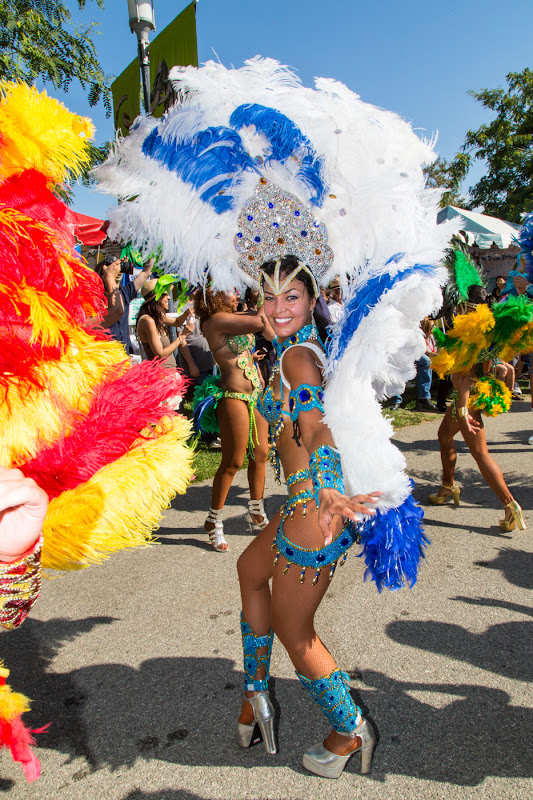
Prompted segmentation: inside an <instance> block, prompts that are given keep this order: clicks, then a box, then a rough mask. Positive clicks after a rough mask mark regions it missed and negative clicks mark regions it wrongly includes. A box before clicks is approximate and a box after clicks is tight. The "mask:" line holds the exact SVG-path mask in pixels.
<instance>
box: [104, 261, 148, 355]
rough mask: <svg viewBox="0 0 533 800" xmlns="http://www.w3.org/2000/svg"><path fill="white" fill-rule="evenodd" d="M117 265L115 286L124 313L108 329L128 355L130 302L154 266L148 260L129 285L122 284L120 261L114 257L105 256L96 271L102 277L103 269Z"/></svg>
mask: <svg viewBox="0 0 533 800" xmlns="http://www.w3.org/2000/svg"><path fill="white" fill-rule="evenodd" d="M117 264H118V267H119V273H118V275H117V278H116V284H117V287H118V288H119V291H120V295H121V297H122V303H123V305H124V311H123V313H122V316H121V317H120V318H119V319H118V320H117V321H116V322H114V323H113V324H112V325H111V326H110V327H109V332H110V333H111V335H112V337H113V338H114V339H116V340H117V342H122V344H123V345H124V348H125V350H126V353H128V355H129V353H130V349H131V348H130V329H129V309H130V303H131V301H132V300H133V299H134V298H135V297H137V294H138V292H139V289H141V287H142V286H144V284H145V283H146V281H147V280H148V278H149V277H150V275H151V274H152V267H153V265H154V261H153V259H150V260H149V261H147V262H146V264H145V265H144V266H143V268H142V271H141V272H139V274H138V275H136V276H135V278H134V279H133V280H132V281H129V283H124V282H123V273H122V272H120V269H121V266H122V264H121V260H120V258H116V257H114V256H106V257H105V258H104V261H103V263H102V265H101V266H100V265H98V267H97V268H96V271H97V272H98V274H99V275H100V277H102V271H103V269H104V267H106V266H107V267H111V266H113V268H114V269H116V265H117Z"/></svg>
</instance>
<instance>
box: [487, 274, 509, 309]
mask: <svg viewBox="0 0 533 800" xmlns="http://www.w3.org/2000/svg"><path fill="white" fill-rule="evenodd" d="M506 283H507V278H506V277H505V276H504V275H498V277H497V278H496V286H495V287H494V289H493V290H492V292H491V293H490V295H489V297H488V300H489V305H492V304H493V303H499V302H500V300H501V299H502V293H503V290H504V288H505V284H506Z"/></svg>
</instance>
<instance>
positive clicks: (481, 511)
mask: <svg viewBox="0 0 533 800" xmlns="http://www.w3.org/2000/svg"><path fill="white" fill-rule="evenodd" d="M437 426H438V419H435V420H431V421H430V422H427V423H425V424H422V425H418V426H416V427H412V428H406V429H403V430H402V431H400V432H399V433H398V435H397V436H396V440H397V442H398V445H399V447H400V448H401V449H402V450H403V451H404V453H405V455H406V457H407V462H408V467H409V472H410V474H411V476H412V477H413V478H414V480H415V482H416V485H417V488H416V497H417V499H419V500H421V501H423V500H424V498H425V496H426V495H427V494H428V493H429V491H430V490H434V487H435V486H437V485H438V479H439V456H438V447H437V443H436V432H437ZM488 431H489V442H490V447H491V451H492V453H493V455H494V457H495V458H496V459H497V461H498V463H499V464H500V465H501V467H502V468H503V470H504V473H505V475H506V477H507V480H508V483H509V485H510V487H511V489H512V491H513V492H514V494H515V496H516V498H517V500H518V501H519V502H520V503H521V504H522V506H523V507H524V508H525V509H532V508H533V491H532V488H531V473H532V469H531V465H532V461H533V447H532V446H529V445H528V444H527V440H528V437H529V436H530V435H531V433H533V414H532V413H531V410H530V408H529V403H526V402H522V403H515V404H514V406H513V410H512V412H511V413H510V414H506V415H504V416H502V417H500V418H498V419H496V420H489V423H488ZM458 467H459V468H458V471H457V479H458V482H459V483H460V484H461V486H462V487H463V492H462V502H461V505H460V507H459V508H453V507H451V506H450V505H447V506H445V507H442V508H434V507H431V506H429V507H426V530H427V533H428V535H429V538H430V539H431V540H432V544H431V547H430V548H429V550H428V553H427V559H426V563H425V565H424V567H423V568H422V570H421V573H420V578H419V581H418V583H417V585H416V586H415V588H414V589H413V590H402V591H400V592H395V593H390V592H389V593H386V594H385V593H383V594H381V595H378V593H377V591H376V590H375V588H374V586H373V585H371V584H367V583H363V580H362V577H363V565H362V563H361V561H360V560H358V559H357V558H354V557H350V558H349V559H348V562H347V564H346V566H344V567H343V568H342V570H337V574H336V575H335V578H334V580H333V582H332V585H331V588H330V589H329V591H328V593H327V595H326V597H325V599H324V602H323V603H322V606H321V608H320V610H319V614H318V625H317V627H318V630H319V632H320V634H321V636H322V637H323V638H324V640H325V641H326V642H327V643H328V645H329V647H330V649H331V650H332V652H333V653H334V654H335V656H336V658H337V660H338V662H339V665H340V666H341V667H342V668H343V669H345V670H346V671H348V672H350V674H351V675H352V676H353V680H352V687H353V689H354V693H355V694H356V695H357V696H358V697H360V700H361V701H362V703H363V705H364V707H365V708H366V709H367V710H368V713H369V715H370V717H371V719H372V720H373V721H374V723H375V726H376V728H377V730H378V731H379V737H380V741H379V746H378V748H377V750H376V755H375V759H374V769H373V772H372V774H371V775H370V776H368V777H364V776H361V775H359V774H358V773H357V771H356V769H355V761H354V760H352V762H353V763H350V765H349V766H348V768H347V770H346V771H345V773H344V774H343V776H342V777H341V778H340V779H339V780H337V781H328V780H326V779H320V778H317V777H314V776H312V775H309V774H308V773H306V772H305V770H304V769H303V768H302V767H301V765H300V764H301V755H302V752H303V751H304V750H305V749H307V747H308V746H309V745H311V744H314V743H315V742H316V741H318V740H319V739H320V738H322V736H323V735H324V734H325V733H326V731H327V730H328V725H327V722H326V721H325V719H323V718H322V716H321V714H320V712H319V711H318V710H317V709H316V707H314V706H313V704H312V702H311V701H310V699H309V698H308V696H307V695H306V694H305V692H304V691H303V690H302V689H301V688H300V685H299V682H298V680H297V679H296V677H295V675H294V672H293V670H292V667H291V664H290V662H289V660H288V658H287V656H286V654H285V652H284V651H283V649H282V647H281V646H280V645H279V643H276V644H275V646H274V654H273V660H272V674H273V676H274V678H275V680H274V681H273V682H272V693H273V696H274V698H275V701H276V704H277V707H278V708H279V711H280V715H279V742H280V752H279V754H278V755H276V756H267V755H266V753H265V752H264V750H263V749H262V747H261V746H258V747H255V748H253V749H252V750H250V751H241V750H240V749H239V748H238V747H237V746H236V745H235V744H234V742H233V730H234V725H235V720H236V716H237V713H238V709H239V706H240V693H241V685H242V672H241V665H240V660H241V654H240V635H239V593H238V586H237V579H236V571H235V562H236V559H237V557H238V555H239V553H240V552H241V551H242V550H243V548H244V547H245V546H246V544H247V542H248V541H249V538H248V536H247V535H246V534H245V532H244V521H243V513H244V506H245V500H246V496H247V493H246V490H245V480H246V475H245V473H244V472H241V473H239V475H238V479H237V481H236V483H235V486H234V487H233V489H232V491H231V494H230V498H229V504H228V508H227V522H226V530H227V534H228V538H229V541H230V548H231V549H230V551H229V552H228V553H227V554H217V553H215V552H214V551H212V550H211V548H210V547H209V545H208V543H207V537H206V536H205V535H203V533H202V523H203V520H204V518H205V514H206V510H207V509H208V506H209V498H210V487H209V485H206V484H201V485H198V486H193V487H192V488H191V489H190V490H189V491H188V492H187V495H186V496H184V497H179V498H177V500H176V501H175V502H174V504H173V508H172V509H171V510H170V511H169V512H168V513H167V514H166V517H165V521H164V523H163V527H162V528H161V530H160V532H159V534H160V536H159V541H160V544H159V546H156V547H152V548H147V549H141V550H136V551H130V552H125V553H122V554H119V555H118V556H116V557H114V558H113V559H111V560H109V561H107V562H106V563H104V564H102V565H100V566H96V567H91V568H90V569H88V570H84V571H82V572H80V573H75V574H73V573H71V574H68V575H61V576H59V577H57V578H55V579H54V580H51V581H48V582H47V583H46V585H45V586H44V589H43V592H42V596H41V598H40V600H39V602H38V604H37V605H36V607H35V610H34V613H33V615H32V617H31V618H30V619H28V620H27V621H26V622H25V623H24V625H23V626H22V627H21V628H20V629H19V630H17V631H13V632H10V633H6V632H3V633H2V634H1V636H2V638H1V648H0V649H1V652H2V656H3V658H4V659H5V661H6V663H7V666H8V667H9V668H11V670H12V675H11V682H12V685H13V687H14V688H16V689H17V690H19V691H23V692H24V693H25V694H27V695H29V696H30V697H32V698H34V703H33V709H32V712H31V713H30V714H29V715H27V721H28V722H29V724H31V725H32V726H33V727H39V726H41V725H44V724H45V723H47V722H50V721H51V722H52V725H51V727H50V729H49V731H48V732H47V733H43V734H41V735H40V736H39V737H38V738H39V748H38V754H39V757H40V758H41V761H42V768H43V775H42V777H41V779H40V780H39V781H37V782H36V783H34V784H32V785H27V784H26V783H25V781H24V778H23V776H22V771H21V770H20V768H19V767H18V766H17V765H14V764H13V763H12V762H11V760H10V758H9V757H8V756H7V755H6V754H5V753H4V754H1V755H0V772H1V776H2V777H1V778H0V793H3V795H4V796H5V797H6V798H9V800H19V798H21V799H22V798H24V800H26V798H30V799H33V798H38V799H39V800H107V798H110V799H112V800H200V799H201V800H218V798H228V800H230V799H231V800H233V799H235V800H248V799H250V800H257V799H259V798H261V799H264V800H300V798H313V800H315V798H316V799H317V800H322V798H324V800H326V798H327V800H345V799H346V800H348V798H349V799H350V800H359V799H360V798H361V799H362V798H364V800H374V798H380V799H381V800H393V799H394V800H396V798H398V800H399V799H400V798H405V799H406V800H407V799H409V800H430V799H431V800H433V799H435V800H437V799H438V800H445V799H447V798H454V799H455V798H474V797H475V798H476V800H477V799H479V800H484V798H491V800H493V799H494V798H497V800H507V798H509V800H511V798H512V799H513V800H514V799H515V798H516V799H518V798H520V800H523V799H524V798H529V797H532V796H533V788H532V783H531V777H532V775H533V745H532V741H533V708H532V706H533V691H532V689H531V680H532V678H533V652H532V649H533V645H532V642H533V637H532V632H533V631H532V628H533V603H532V599H531V598H532V595H531V589H532V588H533V513H532V512H531V511H526V522H527V523H528V525H529V530H528V531H526V532H525V533H518V532H516V531H515V532H513V533H510V534H502V533H501V532H500V531H499V528H498V527H497V521H498V519H499V518H500V517H501V516H502V512H501V508H500V507H499V503H498V501H497V499H496V498H495V496H494V495H493V494H492V493H491V491H490V490H489V489H488V488H487V487H486V486H485V484H484V483H483V481H482V479H481V477H480V475H479V473H478V472H477V470H476V468H475V464H474V462H473V460H472V459H471V457H470V455H469V454H468V452H467V451H466V448H465V446H464V444H463V443H462V442H461V445H460V453H459V462H458ZM282 494H283V492H282V489H281V488H280V487H276V486H275V484H274V482H273V479H272V474H271V473H270V470H269V475H268V484H267V491H266V496H267V501H266V505H267V510H268V511H269V512H270V513H271V514H272V513H273V512H274V511H275V510H276V508H277V506H278V505H279V502H280V499H281V496H282ZM354 549H355V548H354Z"/></svg>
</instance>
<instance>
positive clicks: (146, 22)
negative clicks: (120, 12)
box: [128, 0, 155, 114]
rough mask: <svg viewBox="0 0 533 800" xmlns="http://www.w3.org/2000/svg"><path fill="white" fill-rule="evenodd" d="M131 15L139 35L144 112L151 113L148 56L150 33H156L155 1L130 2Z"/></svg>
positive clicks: (129, 10)
mask: <svg viewBox="0 0 533 800" xmlns="http://www.w3.org/2000/svg"><path fill="white" fill-rule="evenodd" d="M128 12H129V15H130V28H131V32H132V33H136V34H137V42H138V48H139V64H140V67H141V74H142V82H143V97H144V110H145V113H146V114H149V113H150V58H149V55H148V44H149V41H148V36H149V34H150V31H155V19H154V5H153V0H149V2H144V1H143V0H128Z"/></svg>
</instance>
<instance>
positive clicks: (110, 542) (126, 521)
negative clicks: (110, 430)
mask: <svg viewBox="0 0 533 800" xmlns="http://www.w3.org/2000/svg"><path fill="white" fill-rule="evenodd" d="M164 425H165V426H166V427H167V428H168V430H166V432H163V431H164V428H163V427H162V426H161V425H159V426H158V427H157V428H156V429H155V431H154V432H153V433H157V434H159V438H158V439H152V440H149V441H146V440H139V443H138V445H137V446H136V447H134V448H133V449H132V450H130V451H129V452H128V453H126V455H124V456H122V457H121V458H118V459H117V460H116V461H114V462H112V463H111V464H108V465H107V466H105V467H103V468H102V469H100V470H99V471H98V472H97V473H96V474H95V475H94V476H93V477H92V478H90V480H88V481H87V482H86V483H83V484H81V485H80V486H77V487H76V488H75V489H71V490H69V491H66V492H63V494H61V495H60V496H59V497H57V498H55V499H54V500H52V501H51V503H50V505H49V507H48V514H47V516H46V520H45V523H44V526H43V534H44V545H43V555H42V563H43V566H44V567H48V568H50V569H56V570H73V569H82V568H83V567H86V566H88V565H89V564H91V563H96V562H98V561H102V560H103V559H104V558H107V556H108V554H111V553H114V552H116V551H117V550H122V549H123V548H124V547H138V546H139V545H142V544H146V543H147V542H148V541H150V538H151V532H152V530H153V529H154V528H156V527H157V526H158V524H159V521H160V519H161V514H162V510H163V509H165V508H168V506H169V505H170V501H171V500H172V498H173V497H175V495H176V494H184V493H185V489H186V488H187V484H188V483H189V481H190V479H191V475H192V461H193V452H192V450H191V449H190V448H189V447H187V445H186V441H187V438H188V437H189V436H190V433H191V424H190V422H189V420H187V419H185V417H174V418H172V419H170V418H167V420H166V422H165V423H164ZM147 433H148V434H149V432H147ZM161 434H162V435H161ZM139 487H143V488H142V490H141V491H139Z"/></svg>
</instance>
